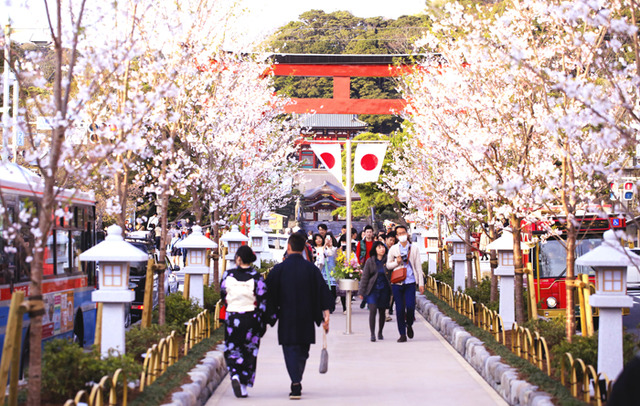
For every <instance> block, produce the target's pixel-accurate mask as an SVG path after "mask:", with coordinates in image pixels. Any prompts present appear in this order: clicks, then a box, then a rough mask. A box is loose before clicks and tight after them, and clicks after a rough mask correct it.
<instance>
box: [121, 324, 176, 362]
mask: <svg viewBox="0 0 640 406" xmlns="http://www.w3.org/2000/svg"><path fill="white" fill-rule="evenodd" d="M171 331H172V329H171V326H168V325H166V324H165V325H164V326H161V325H159V324H152V325H151V326H150V327H149V328H142V327H141V326H140V324H136V325H134V326H132V327H131V329H130V330H129V331H127V332H126V333H125V347H126V349H127V353H128V354H131V356H132V357H134V358H135V359H136V360H137V361H138V362H142V361H143V360H144V358H142V354H145V353H146V352H147V350H148V349H149V348H151V347H152V346H153V344H157V343H159V342H160V340H161V339H163V338H165V337H167V336H168V335H169V334H171Z"/></svg>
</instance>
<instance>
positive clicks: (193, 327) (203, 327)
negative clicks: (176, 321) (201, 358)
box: [184, 309, 211, 355]
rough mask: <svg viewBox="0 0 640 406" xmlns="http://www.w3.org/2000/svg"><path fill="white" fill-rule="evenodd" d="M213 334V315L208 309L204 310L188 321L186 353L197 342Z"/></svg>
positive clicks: (185, 342)
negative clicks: (211, 315)
mask: <svg viewBox="0 0 640 406" xmlns="http://www.w3.org/2000/svg"><path fill="white" fill-rule="evenodd" d="M210 335H211V317H210V315H209V311H208V310H206V309H205V310H204V311H202V312H201V313H200V314H198V315H197V316H196V317H194V318H192V319H191V320H189V321H188V322H187V334H186V335H185V337H184V355H187V353H188V352H189V350H191V349H192V348H193V347H194V346H195V345H196V344H198V343H200V342H201V341H202V340H204V339H205V338H209V336H210Z"/></svg>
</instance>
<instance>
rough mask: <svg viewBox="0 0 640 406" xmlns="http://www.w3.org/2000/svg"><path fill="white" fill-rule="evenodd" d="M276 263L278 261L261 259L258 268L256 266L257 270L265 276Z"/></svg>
mask: <svg viewBox="0 0 640 406" xmlns="http://www.w3.org/2000/svg"><path fill="white" fill-rule="evenodd" d="M277 264H278V261H262V262H260V268H258V272H260V273H261V274H262V275H263V276H264V277H265V278H266V276H267V274H268V273H269V271H270V270H271V268H273V267H274V266H276V265H277Z"/></svg>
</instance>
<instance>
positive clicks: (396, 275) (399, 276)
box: [389, 245, 411, 283]
mask: <svg viewBox="0 0 640 406" xmlns="http://www.w3.org/2000/svg"><path fill="white" fill-rule="evenodd" d="M410 255H411V245H409V250H408V251H407V260H409V256H410ZM405 279H407V267H406V266H404V263H403V264H402V265H401V266H399V267H397V268H396V269H394V270H393V272H391V278H389V282H391V283H401V282H403V281H404V280H405Z"/></svg>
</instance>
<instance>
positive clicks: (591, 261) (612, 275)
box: [576, 230, 640, 380]
mask: <svg viewBox="0 0 640 406" xmlns="http://www.w3.org/2000/svg"><path fill="white" fill-rule="evenodd" d="M576 265H580V266H591V267H593V268H595V270H596V293H595V294H594V295H591V297H590V298H589V302H590V304H591V306H594V307H598V308H599V309H600V328H599V329H598V372H604V373H606V374H607V377H609V379H612V380H613V379H616V377H617V376H618V374H619V373H620V372H621V371H622V367H623V360H622V309H623V308H625V307H626V308H630V307H632V306H633V300H632V299H631V297H629V296H627V267H628V266H640V256H638V255H636V254H634V253H633V252H631V250H629V249H628V248H624V247H622V245H621V244H620V239H619V238H618V237H616V234H615V232H614V231H613V230H609V231H607V232H605V233H604V242H603V243H602V244H601V245H600V246H598V247H597V248H595V249H594V250H591V251H589V252H587V253H586V254H584V255H582V256H581V257H579V258H578V259H576Z"/></svg>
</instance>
